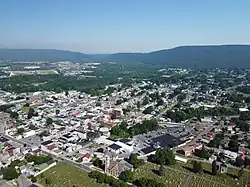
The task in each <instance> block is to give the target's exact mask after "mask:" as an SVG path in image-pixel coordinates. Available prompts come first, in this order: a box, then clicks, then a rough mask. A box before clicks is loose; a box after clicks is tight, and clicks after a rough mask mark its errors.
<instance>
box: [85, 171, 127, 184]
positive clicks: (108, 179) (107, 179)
mask: <svg viewBox="0 0 250 187" xmlns="http://www.w3.org/2000/svg"><path fill="white" fill-rule="evenodd" d="M89 177H90V178H93V179H96V181H97V182H98V183H100V184H102V183H105V184H109V185H110V186H111V187H129V186H130V185H128V184H127V183H125V182H124V181H121V180H117V179H115V178H114V177H112V176H108V175H107V174H103V173H100V172H99V171H92V172H90V173H89Z"/></svg>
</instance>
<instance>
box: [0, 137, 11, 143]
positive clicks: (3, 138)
mask: <svg viewBox="0 0 250 187" xmlns="http://www.w3.org/2000/svg"><path fill="white" fill-rule="evenodd" d="M8 141H9V139H7V138H5V137H0V142H2V143H5V142H8Z"/></svg>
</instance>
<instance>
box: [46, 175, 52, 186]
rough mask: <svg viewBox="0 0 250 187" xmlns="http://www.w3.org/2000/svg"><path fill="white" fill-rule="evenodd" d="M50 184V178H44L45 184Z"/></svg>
mask: <svg viewBox="0 0 250 187" xmlns="http://www.w3.org/2000/svg"><path fill="white" fill-rule="evenodd" d="M51 183H52V180H51V178H48V177H46V178H45V184H48V185H50V184H51Z"/></svg>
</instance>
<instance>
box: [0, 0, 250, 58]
mask: <svg viewBox="0 0 250 187" xmlns="http://www.w3.org/2000/svg"><path fill="white" fill-rule="evenodd" d="M249 10H250V1H249V0H237V1H236V0H1V1H0V13H1V14H0V15H1V16H0V25H1V26H0V48H39V49H41V48H42V49H63V50H71V51H79V52H83V53H115V52H149V51H155V50H159V49H168V48H173V47H176V46H182V45H214V44H215V45H221V44H250V11H249Z"/></svg>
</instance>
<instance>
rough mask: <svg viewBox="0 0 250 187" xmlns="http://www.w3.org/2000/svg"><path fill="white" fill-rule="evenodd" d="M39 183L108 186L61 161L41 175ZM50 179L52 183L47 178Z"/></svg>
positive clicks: (65, 186)
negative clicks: (47, 181)
mask: <svg viewBox="0 0 250 187" xmlns="http://www.w3.org/2000/svg"><path fill="white" fill-rule="evenodd" d="M37 178H38V181H37V182H38V183H40V184H42V185H43V186H44V187H72V186H73V185H74V186H75V187H108V185H106V184H98V183H96V182H95V180H92V179H90V178H89V177H88V173H86V172H84V171H82V170H80V169H78V168H76V167H74V166H71V165H68V164H64V163H59V164H57V165H56V166H55V167H53V168H51V169H49V170H47V171H45V172H44V173H43V174H42V176H41V175H39V176H38V177H37ZM46 178H47V179H49V180H50V181H51V183H50V184H46V182H45V180H46Z"/></svg>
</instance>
